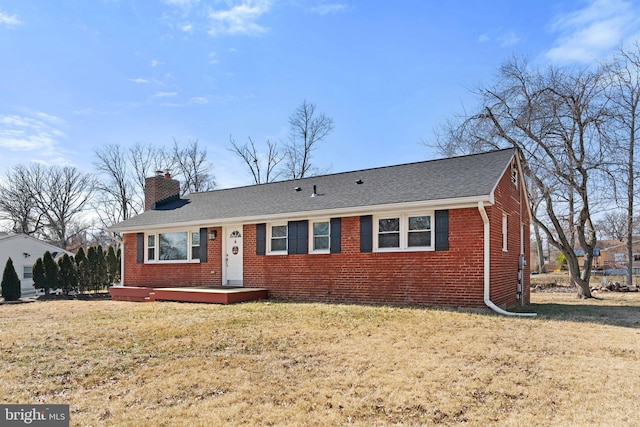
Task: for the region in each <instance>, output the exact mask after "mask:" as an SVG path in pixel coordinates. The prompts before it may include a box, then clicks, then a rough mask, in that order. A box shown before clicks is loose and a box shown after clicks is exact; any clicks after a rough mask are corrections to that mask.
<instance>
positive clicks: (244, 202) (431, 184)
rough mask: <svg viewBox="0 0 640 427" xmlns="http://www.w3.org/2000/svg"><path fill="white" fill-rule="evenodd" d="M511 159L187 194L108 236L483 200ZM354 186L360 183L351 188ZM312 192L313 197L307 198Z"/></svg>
mask: <svg viewBox="0 0 640 427" xmlns="http://www.w3.org/2000/svg"><path fill="white" fill-rule="evenodd" d="M514 154H515V150H514V149H508V150H498V151H491V152H488V153H482V154H474V155H469V156H462V157H453V158H447V159H440V160H430V161H425V162H417V163H409V164H403V165H397V166H387V167H380V168H374V169H365V170H359V171H352V172H343V173H336V174H331V175H323V176H315V177H311V178H304V179H298V180H290V181H280V182H273V183H269V184H260V185H252V186H247V187H239V188H230V189H224V190H214V191H208V192H203V193H193V194H189V195H187V196H185V197H184V198H182V199H181V200H177V201H173V202H168V203H166V204H164V205H161V206H159V207H158V208H157V209H156V210H150V211H146V212H144V213H142V214H140V215H138V216H136V217H134V218H131V219H128V220H126V221H123V222H121V223H119V224H117V225H115V226H114V227H112V230H122V231H124V230H135V229H136V228H142V229H144V228H148V227H150V226H155V225H163V226H169V225H172V224H176V225H177V224H185V223H191V224H194V223H198V222H201V223H202V222H207V223H209V224H211V225H215V224H216V221H219V222H228V221H229V220H232V219H234V218H245V219H246V218H263V219H264V220H267V219H268V218H269V217H273V216H275V215H281V214H298V213H304V212H312V211H313V212H316V211H322V210H332V211H334V212H335V211H339V210H340V209H345V210H346V209H353V208H358V207H363V208H364V207H368V206H371V207H374V206H380V205H389V204H397V203H407V202H421V201H437V200H444V199H458V198H474V197H482V196H489V195H490V194H491V192H492V191H493V189H494V187H495V186H496V184H497V182H498V180H499V179H500V177H501V176H502V174H503V173H504V171H505V169H506V167H507V166H508V164H509V161H510V160H511V158H512V157H513V156H514ZM358 180H361V181H362V183H361V184H356V181H358ZM314 186H316V189H317V193H318V196H317V197H310V196H311V194H312V193H313V187H314ZM296 187H298V188H299V189H300V191H296V190H295V188H296ZM372 210H373V209H372Z"/></svg>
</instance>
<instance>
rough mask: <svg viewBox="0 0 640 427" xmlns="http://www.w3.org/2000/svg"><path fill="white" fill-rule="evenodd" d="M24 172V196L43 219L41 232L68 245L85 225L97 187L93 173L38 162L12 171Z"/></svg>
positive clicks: (22, 187) (40, 218) (12, 173)
mask: <svg viewBox="0 0 640 427" xmlns="http://www.w3.org/2000/svg"><path fill="white" fill-rule="evenodd" d="M9 174H11V175H12V176H20V179H21V182H20V190H21V191H22V192H23V194H22V196H23V197H25V196H26V195H28V197H29V198H30V200H31V202H32V203H33V210H32V212H33V216H32V218H33V217H35V218H37V223H41V224H42V227H38V228H39V234H42V235H43V237H45V238H47V239H48V240H50V241H53V242H55V243H57V244H58V245H60V246H61V247H66V246H67V243H68V242H69V240H70V239H71V238H72V237H74V235H75V234H76V233H78V232H81V231H82V229H83V228H84V227H83V225H82V224H81V222H80V215H81V213H82V212H83V211H84V210H85V209H86V208H87V206H88V202H89V200H90V198H91V196H92V194H93V191H94V185H95V183H94V180H93V178H92V177H91V176H90V175H89V174H85V173H81V172H79V171H78V170H77V169H76V168H74V167H70V166H65V167H60V166H44V165H41V164H38V163H32V164H31V165H29V166H28V167H27V166H22V165H17V166H15V167H14V168H13V169H12V171H10V172H9Z"/></svg>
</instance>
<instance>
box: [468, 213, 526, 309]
mask: <svg viewBox="0 0 640 427" xmlns="http://www.w3.org/2000/svg"><path fill="white" fill-rule="evenodd" d="M478 210H479V211H480V216H481V217H482V222H483V223H484V303H485V304H486V305H487V307H489V308H490V309H491V310H493V311H495V312H496V313H499V314H504V315H505V316H519V317H535V316H537V313H513V312H511V311H506V310H503V309H501V308H500V307H498V306H497V305H495V304H494V303H493V301H491V292H490V290H491V288H490V284H491V274H490V273H491V272H490V270H489V267H490V266H491V252H490V249H491V246H490V244H491V241H490V237H491V236H490V231H491V230H490V228H489V217H488V216H487V211H486V210H485V209H484V202H478Z"/></svg>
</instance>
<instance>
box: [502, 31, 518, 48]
mask: <svg viewBox="0 0 640 427" xmlns="http://www.w3.org/2000/svg"><path fill="white" fill-rule="evenodd" d="M498 42H499V43H500V47H510V46H515V45H516V44H518V43H519V42H520V37H518V35H517V34H516V33H514V32H513V31H507V32H506V33H504V34H502V35H501V36H500V37H498Z"/></svg>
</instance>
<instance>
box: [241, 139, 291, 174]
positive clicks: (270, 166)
mask: <svg viewBox="0 0 640 427" xmlns="http://www.w3.org/2000/svg"><path fill="white" fill-rule="evenodd" d="M229 141H230V142H231V148H230V149H229V150H231V151H232V152H233V153H235V154H236V155H237V156H238V157H240V158H241V159H242V160H243V161H244V162H245V164H246V165H247V167H248V168H249V171H250V172H251V175H252V176H253V183H254V184H265V183H268V182H272V181H276V180H277V179H278V177H279V176H280V175H281V173H282V172H281V171H277V170H276V167H277V166H278V164H280V162H281V161H282V159H283V154H282V153H280V151H279V149H278V144H277V143H276V142H271V140H269V139H267V141H266V145H267V153H266V154H261V153H259V152H258V150H257V149H256V145H255V143H254V142H253V140H252V139H251V137H249V138H248V142H245V143H244V144H243V145H238V144H236V142H235V141H234V140H233V137H229Z"/></svg>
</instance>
